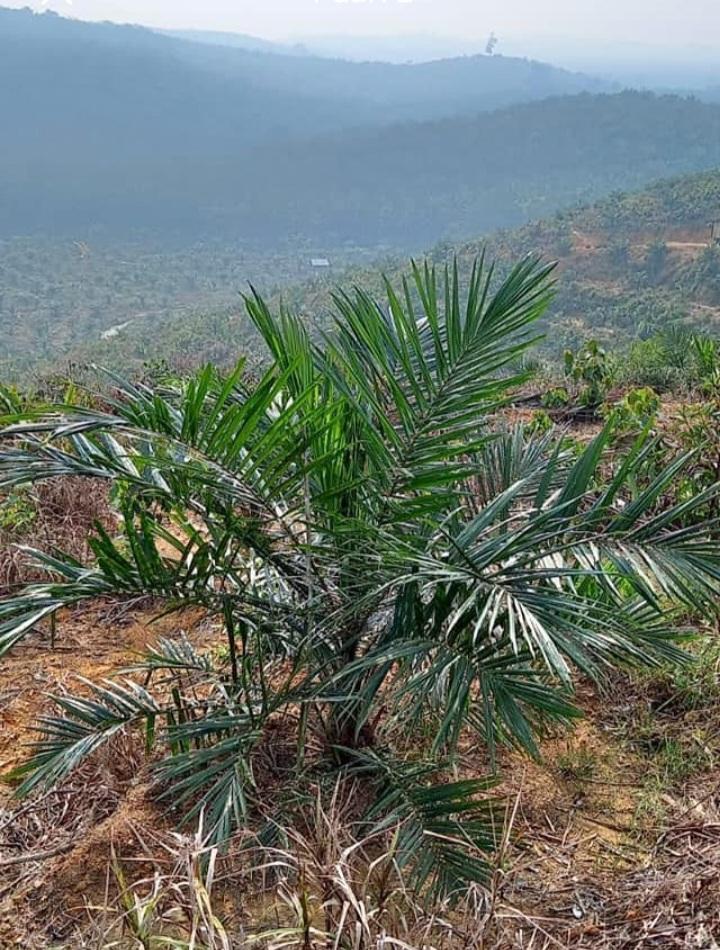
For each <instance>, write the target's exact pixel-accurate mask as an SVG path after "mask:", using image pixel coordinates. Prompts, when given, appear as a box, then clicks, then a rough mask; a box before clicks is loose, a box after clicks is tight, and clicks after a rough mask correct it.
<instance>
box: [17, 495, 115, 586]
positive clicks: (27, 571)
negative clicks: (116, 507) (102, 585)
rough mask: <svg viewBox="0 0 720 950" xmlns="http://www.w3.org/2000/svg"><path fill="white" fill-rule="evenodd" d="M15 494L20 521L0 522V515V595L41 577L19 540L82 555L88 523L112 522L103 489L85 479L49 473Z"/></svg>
mask: <svg viewBox="0 0 720 950" xmlns="http://www.w3.org/2000/svg"><path fill="white" fill-rule="evenodd" d="M20 498H21V504H22V506H23V508H24V512H23V515H24V517H23V518H22V519H19V520H20V523H19V524H18V525H16V526H15V525H13V524H11V523H7V524H5V525H4V526H3V523H2V522H1V521H0V596H3V595H6V594H8V593H10V592H11V591H12V590H14V589H16V588H17V587H21V586H22V585H23V584H27V583H30V582H32V581H35V580H38V579H41V577H42V575H40V574H38V572H37V570H36V569H34V568H33V566H32V564H31V563H30V559H29V558H28V557H27V556H26V555H25V554H23V552H22V550H21V547H22V546H23V545H31V546H32V547H35V548H38V549H39V550H42V551H52V550H53V549H60V550H62V551H66V552H67V553H68V554H71V555H72V556H73V557H75V558H77V559H78V560H84V559H85V558H87V556H88V544H87V539H88V536H89V534H90V531H91V529H92V527H93V525H94V524H95V523H96V522H101V523H102V524H104V525H105V526H106V527H108V526H110V525H111V524H112V522H113V516H112V511H111V509H110V506H109V503H108V493H107V490H106V489H105V488H104V487H103V486H102V485H100V484H99V483H93V484H92V485H91V484H89V483H88V481H87V479H83V478H75V477H65V478H53V479H49V480H48V481H46V482H39V483H38V484H37V485H36V486H34V488H33V489H32V492H29V493H27V495H21V496H20ZM2 500H3V499H2V498H0V502H2ZM8 522H10V519H8Z"/></svg>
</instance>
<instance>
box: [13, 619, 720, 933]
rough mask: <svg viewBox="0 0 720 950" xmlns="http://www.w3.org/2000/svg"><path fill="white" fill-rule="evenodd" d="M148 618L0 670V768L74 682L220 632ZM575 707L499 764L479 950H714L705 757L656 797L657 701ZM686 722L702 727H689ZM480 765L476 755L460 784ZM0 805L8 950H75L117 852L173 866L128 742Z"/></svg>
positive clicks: (717, 816) (711, 817) (716, 803)
mask: <svg viewBox="0 0 720 950" xmlns="http://www.w3.org/2000/svg"><path fill="white" fill-rule="evenodd" d="M153 616H154V609H153V606H152V605H148V604H140V605H135V606H133V605H127V604H125V605H123V604H119V603H105V604H101V605H99V606H96V607H94V608H93V609H91V610H87V609H83V610H76V611H74V612H71V613H69V614H67V615H66V616H65V617H64V618H63V619H62V621H61V623H60V624H59V625H58V637H57V642H56V645H55V648H54V649H52V648H51V646H50V644H49V642H48V639H47V638H46V637H43V635H42V634H37V635H35V636H34V637H33V638H31V639H30V640H29V641H27V642H26V643H25V644H24V645H23V646H21V647H19V648H17V649H15V650H14V651H13V652H12V654H11V655H10V656H9V657H8V658H6V659H5V660H4V662H3V664H2V666H1V667H0V722H1V723H2V731H1V732H0V772H2V773H3V774H4V773H6V772H7V771H8V770H9V769H10V768H13V767H15V766H16V765H18V764H19V763H20V762H21V761H22V759H23V756H24V755H25V754H26V749H25V745H26V744H27V743H28V741H30V740H31V738H32V735H31V727H32V724H33V722H34V721H35V719H36V717H37V715H38V714H39V713H41V712H42V711H43V710H44V709H47V708H48V697H49V695H50V694H52V693H57V692H58V691H60V690H62V689H63V688H69V687H70V686H71V685H73V680H75V679H76V678H77V677H78V676H83V677H88V678H94V679H97V678H98V677H103V676H107V675H109V674H110V672H111V671H112V670H114V669H117V668H118V667H120V666H122V665H123V664H127V663H128V662H129V661H131V660H132V659H133V657H134V656H135V655H136V654H137V652H138V651H140V650H141V649H142V648H143V647H146V646H147V645H149V644H150V643H152V642H153V641H155V640H156V639H157V638H158V637H159V636H162V635H171V634H173V633H178V632H179V631H180V630H183V631H186V632H189V634H190V636H191V637H192V638H193V639H196V640H197V641H198V642H202V641H205V642H207V640H208V639H209V638H212V637H214V636H216V632H215V631H214V630H213V629H212V627H210V626H209V625H208V624H207V623H205V622H204V621H203V619H202V618H201V617H198V616H197V615H194V616H184V617H183V616H182V615H181V616H177V615H176V616H171V617H164V618H163V619H162V620H160V621H158V622H152V620H153ZM579 701H580V705H581V707H582V708H583V709H584V711H585V713H586V718H585V719H584V720H581V721H580V724H579V725H578V727H577V728H576V729H575V731H574V732H573V733H572V734H563V735H558V736H555V737H550V738H548V739H547V740H546V741H545V742H544V744H543V748H542V753H543V757H542V760H541V761H539V762H534V761H530V760H528V759H527V758H524V757H522V756H520V755H515V754H513V755H509V756H507V757H506V759H505V761H504V763H503V765H502V774H503V775H504V782H503V785H502V787H501V789H500V791H501V792H502V793H503V795H505V796H506V797H507V801H508V809H509V812H510V813H511V815H512V843H511V846H510V848H509V851H508V854H507V856H506V858H505V861H504V864H503V867H502V868H501V869H500V870H499V872H498V874H499V876H498V877H497V882H496V883H497V893H496V897H495V900H496V908H495V909H496V917H497V922H496V925H495V926H494V928H493V931H492V935H491V936H489V937H488V943H487V945H486V946H487V947H497V948H500V947H503V948H505V947H507V948H514V947H528V948H529V947H533V948H541V947H548V948H549V947H558V946H560V947H567V948H571V947H578V948H584V947H617V948H634V947H638V948H639V947H648V948H650V947H700V948H712V947H716V946H718V942H716V941H718V940H720V768H718V769H716V768H714V766H713V755H714V752H713V753H712V754H709V755H708V757H707V758H706V759H704V760H703V767H701V768H699V769H698V770H697V772H695V773H693V774H688V775H684V778H683V781H682V782H677V783H674V784H673V783H672V782H670V781H668V782H666V783H665V784H664V785H663V784H662V783H661V784H660V786H659V787H658V788H657V789H654V790H651V789H649V786H648V777H649V774H650V771H651V770H652V764H651V760H649V759H648V757H647V755H646V754H645V753H644V752H643V751H642V749H641V748H639V746H638V742H637V741H636V739H637V736H635V734H634V732H633V729H636V723H637V721H638V720H640V719H641V718H642V714H643V706H644V705H646V704H647V703H648V702H649V701H652V697H651V698H650V700H649V699H648V694H646V693H644V692H642V691H640V692H638V691H637V689H636V688H635V687H633V686H632V685H631V684H628V683H627V682H625V681H618V682H616V683H615V684H614V685H613V688H612V689H609V690H608V691H607V692H602V693H598V692H597V691H596V690H595V689H591V688H590V687H589V686H587V685H584V686H582V688H581V689H580V693H579ZM633 724H635V725H633ZM696 724H697V721H695V725H696ZM680 726H681V728H688V729H693V728H695V726H694V725H693V721H692V720H687V721H686V722H685V723H684V724H683V723H682V722H680ZM714 738H717V737H713V739H712V740H711V741H714ZM718 748H720V742H719V743H718ZM478 756H479V752H477V753H476V751H475V750H474V748H473V746H472V743H470V744H469V745H468V747H467V748H466V749H465V754H464V762H465V769H466V770H467V771H468V773H472V770H473V762H474V761H478ZM653 788H654V787H653ZM651 791H652V794H653V795H656V797H657V800H655V798H651ZM0 806H1V807H0V947H2V948H3V950H5V948H7V950H10V948H28V950H35V948H37V950H45V948H48V947H63V948H68V950H69V948H70V947H75V946H78V947H79V946H81V944H80V943H77V942H73V941H74V940H75V941H77V940H78V939H79V938H77V937H72V936H71V934H72V933H73V932H74V928H76V927H77V925H78V921H82V920H83V918H84V916H85V915H86V913H87V908H88V907H92V906H99V905H101V904H103V902H105V901H106V897H107V890H108V888H109V887H111V886H112V882H111V881H110V877H109V873H108V866H109V864H110V861H111V856H112V851H113V850H114V852H115V853H116V854H118V855H120V856H121V857H122V860H123V862H124V863H125V864H126V865H127V864H129V865H130V866H132V867H134V868H135V869H137V873H138V874H140V873H147V872H148V869H152V868H153V867H157V866H158V863H159V864H160V865H162V862H163V860H165V861H167V857H164V856H163V850H162V848H161V847H159V846H158V847H153V845H152V842H153V841H154V840H155V841H159V837H158V836H159V835H160V834H161V833H164V832H169V831H170V827H171V826H170V824H169V822H168V819H167V816H166V815H165V814H164V813H163V811H162V809H161V808H160V807H159V805H158V804H157V802H155V801H154V800H153V798H152V795H151V794H150V791H149V787H148V784H147V779H146V771H145V765H144V764H143V761H142V757H141V755H140V754H139V753H138V750H137V749H136V748H134V747H132V745H131V744H126V745H125V746H123V743H122V740H121V742H120V743H119V744H116V746H115V747H113V748H112V749H111V750H110V751H109V752H108V753H106V754H104V755H103V756H101V757H100V760H99V761H98V762H94V763H93V764H92V766H91V767H90V766H87V767H83V769H82V770H81V772H80V774H78V775H75V776H73V777H72V778H71V779H70V780H69V781H68V782H66V783H65V784H64V785H63V786H62V788H61V790H60V791H59V792H58V793H50V794H46V795H44V796H41V798H40V800H39V802H36V803H33V804H32V806H31V807H30V809H29V810H27V811H25V812H24V813H23V810H24V808H25V807H26V806H25V805H24V804H20V805H18V803H16V802H13V801H12V800H11V789H10V788H9V787H5V788H4V790H3V791H2V799H0ZM148 842H151V844H150V845H148ZM68 941H69V942H68Z"/></svg>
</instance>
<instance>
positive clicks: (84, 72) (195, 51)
mask: <svg viewBox="0 0 720 950" xmlns="http://www.w3.org/2000/svg"><path fill="white" fill-rule="evenodd" d="M268 45H269V44H268ZM605 88H607V84H605V83H603V82H601V81H599V80H594V79H591V78H589V77H586V76H581V75H578V74H574V73H570V72H567V71H565V70H562V69H556V68H554V67H552V66H548V65H545V64H542V63H537V62H531V61H528V60H522V59H510V58H504V57H490V56H474V57H462V58H457V59H452V60H444V61H439V62H433V63H424V64H418V65H404V66H401V65H391V64H385V63H352V62H345V61H342V60H333V59H325V58H321V57H314V56H285V55H281V54H277V53H273V52H272V51H271V50H260V49H243V48H238V47H232V46H222V45H208V44H206V43H199V42H192V41H188V40H185V39H183V38H181V37H177V36H171V35H164V34H159V33H156V32H154V31H151V30H148V29H143V28H140V27H133V26H118V25H114V24H110V23H85V22H81V21H76V20H69V19H65V18H62V17H59V16H57V15H55V14H51V13H45V14H41V15H38V14H33V13H32V12H31V11H30V10H27V9H26V10H8V9H3V8H0V107H1V108H2V119H3V124H4V127H6V128H10V129H12V130H13V135H12V136H11V137H10V138H11V141H10V143H9V144H11V145H14V146H15V147H14V149H13V151H15V152H16V153H17V154H18V157H23V156H25V154H26V152H25V151H24V150H26V149H27V148H28V146H29V145H36V146H37V147H41V146H43V145H46V146H49V147H50V148H51V149H52V150H53V151H55V152H56V153H57V152H58V151H59V153H60V154H61V155H63V154H67V155H69V156H72V155H77V156H81V155H83V154H84V153H85V152H86V150H87V149H90V150H91V151H90V154H91V156H93V155H97V157H98V158H102V157H104V156H105V157H106V156H107V155H108V154H112V150H114V149H115V148H117V147H121V149H122V153H123V154H144V155H149V154H151V153H152V152H153V151H154V150H155V149H156V148H158V147H161V148H162V147H164V148H165V149H166V150H170V153H171V154H172V150H173V149H174V150H175V151H177V150H178V149H179V150H180V151H182V152H183V153H187V152H190V153H193V154H198V153H202V154H214V155H220V154H225V151H226V150H227V149H230V148H232V149H238V148H242V147H245V146H247V145H248V144H251V143H253V142H257V141H259V140H265V139H268V138H270V139H273V140H275V141H277V140H278V139H279V138H286V137H288V136H291V135H302V136H307V135H313V134H317V133H319V132H322V131H327V130H329V129H332V128H346V127H348V126H352V125H362V124H369V125H373V126H374V125H378V124H381V123H389V122H393V121H398V120H404V119H413V120H425V119H430V118H438V117H440V116H447V115H455V114H459V113H467V112H472V113H474V112H479V111H481V110H485V109H491V108H497V107H498V106H503V105H507V104H510V103H514V102H521V101H526V100H532V99H538V98H543V97H545V96H551V95H558V94H563V93H576V92H580V91H583V90H590V91H598V90H602V89H605ZM108 136H109V139H108V138H107V137H108ZM103 143H104V144H105V148H104V151H102V150H101V151H98V150H99V149H100V147H101V146H102V145H103Z"/></svg>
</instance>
